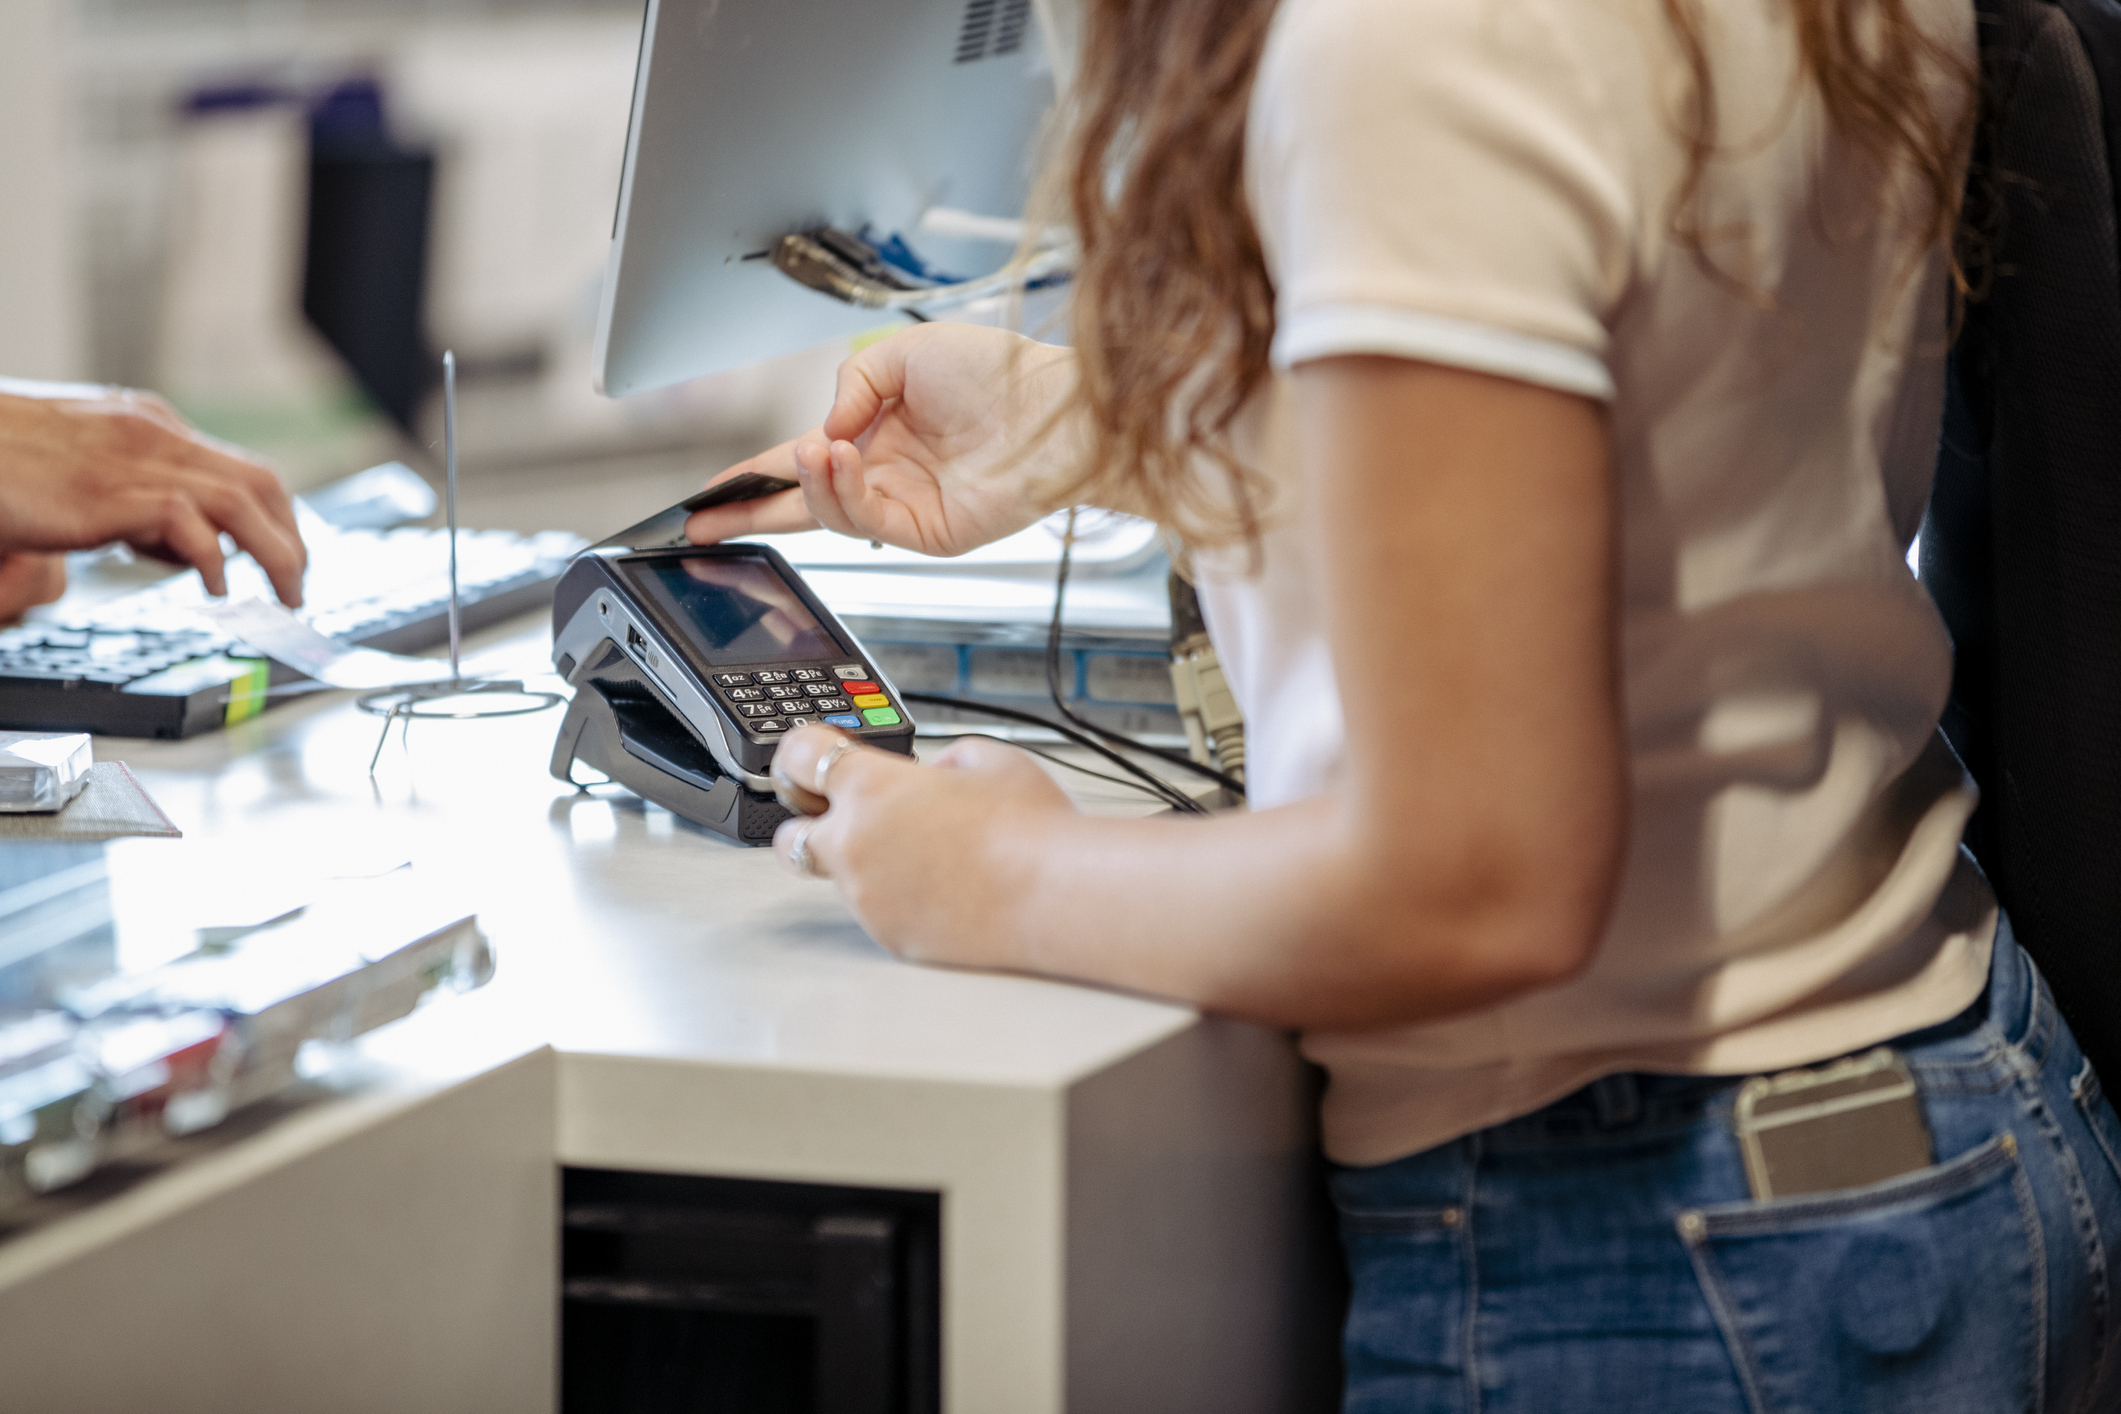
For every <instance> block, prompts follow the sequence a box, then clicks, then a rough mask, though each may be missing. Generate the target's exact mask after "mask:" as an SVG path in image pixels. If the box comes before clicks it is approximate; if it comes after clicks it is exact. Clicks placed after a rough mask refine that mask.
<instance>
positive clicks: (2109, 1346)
mask: <svg viewBox="0 0 2121 1414" xmlns="http://www.w3.org/2000/svg"><path fill="white" fill-rule="evenodd" d="M2070 1098H2071V1099H2073V1100H2075V1101H2076V1103H2077V1109H2078V1111H2079V1114H2080V1117H2081V1118H2082V1119H2083V1121H2084V1127H2085V1128H2086V1129H2087V1130H2089V1131H2090V1132H2091V1136H2092V1143H2094V1144H2096V1145H2097V1146H2098V1147H2099V1152H2101V1153H2103V1154H2104V1155H2106V1162H2107V1164H2108V1165H2109V1166H2110V1167H2111V1168H2112V1169H2113V1171H2114V1178H2115V1180H2116V1181H2121V1155H2117V1154H2116V1153H2115V1152H2114V1151H2113V1149H2112V1148H2111V1147H2109V1146H2108V1144H2107V1142H2106V1134H2105V1132H2104V1131H2103V1130H2101V1129H2100V1128H2099V1126H2098V1125H2096V1124H2094V1123H2092V1111H2093V1110H2094V1109H2096V1108H2097V1106H2098V1104H2099V1100H2100V1093H2099V1073H2098V1071H2096V1070H2094V1069H2093V1068H2092V1063H2091V1061H2089V1060H2086V1061H2085V1062H2084V1066H2083V1068H2082V1069H2081V1070H2079V1071H2078V1072H2077V1077H2076V1079H2075V1080H2073V1081H2071V1082H2070ZM2117 1335H2121V1332H2117V1331H2108V1332H2107V1333H2106V1339H2105V1340H2104V1341H2103V1342H2101V1345H2100V1347H2099V1358H2098V1359H2097V1360H2095V1361H2094V1362H2093V1363H2092V1371H2091V1378H2090V1379H2088V1380H2086V1381H2085V1385H2084V1391H2085V1393H2084V1402H2083V1403H2082V1404H2081V1405H2080V1406H2079V1407H2080V1408H2081V1409H2085V1410H2089V1409H2090V1408H2091V1400H2092V1396H2093V1395H2095V1394H2097V1393H2099V1392H2100V1390H2101V1389H2102V1388H2103V1387H2104V1386H2105V1383H2106V1370H2107V1366H2108V1364H2110V1363H2111V1362H2112V1361H2113V1359H2114V1357H2115V1356H2116V1355H2121V1339H2117V1338H2116V1336H2117Z"/></svg>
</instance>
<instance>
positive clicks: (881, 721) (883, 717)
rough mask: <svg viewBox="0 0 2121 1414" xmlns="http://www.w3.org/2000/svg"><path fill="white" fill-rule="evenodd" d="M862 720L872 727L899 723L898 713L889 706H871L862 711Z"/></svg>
mask: <svg viewBox="0 0 2121 1414" xmlns="http://www.w3.org/2000/svg"><path fill="white" fill-rule="evenodd" d="M862 720H863V721H865V722H867V723H868V724H869V725H870V726H872V727H895V726H897V725H898V724H899V715H898V713H896V712H894V711H892V710H891V709H890V708H889V707H871V708H868V709H867V710H865V711H864V712H863V713H862Z"/></svg>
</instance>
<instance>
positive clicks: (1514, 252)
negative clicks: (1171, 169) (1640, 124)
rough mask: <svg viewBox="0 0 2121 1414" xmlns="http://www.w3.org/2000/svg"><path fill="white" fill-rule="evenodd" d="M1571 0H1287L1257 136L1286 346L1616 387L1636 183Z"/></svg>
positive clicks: (1258, 213) (1547, 382)
mask: <svg viewBox="0 0 2121 1414" xmlns="http://www.w3.org/2000/svg"><path fill="white" fill-rule="evenodd" d="M1576 3H1578V0H1569V4H1570V5H1574V4H1576ZM1565 9H1566V7H1554V8H1552V9H1550V8H1548V7H1547V6H1545V5H1542V4H1540V3H1539V0H1284V3H1283V7H1282V11H1281V13H1280V14H1278V15H1277V16H1276V19H1275V25H1274V29H1273V31H1272V33H1271V34H1270V36H1269V39H1268V44H1267V49H1266V53H1265V54H1264V55H1263V57H1262V59H1261V64H1260V71H1259V76H1258V81H1257V84H1256V86H1255V89H1254V93H1253V99H1252V107H1251V111H1250V126H1249V128H1248V132H1247V139H1246V180H1247V188H1248V194H1249V196H1250V199H1251V201H1252V208H1253V213H1254V217H1255V220H1256V221H1257V223H1258V225H1259V230H1260V236H1261V240H1262V243H1263V245H1264V248H1265V251H1266V257H1267V264H1268V269H1269V271H1270V272H1271V273H1272V275H1273V277H1274V282H1275V289H1276V333H1275V339H1274V351H1273V357H1274V362H1275V365H1276V366H1277V367H1281V368H1289V367H1293V366H1295V365H1297V364H1301V363H1304V362H1306V361H1308V360H1312V359H1318V358H1326V357H1331V356H1333V355H1337V354H1356V353H1371V354H1388V355H1394V356H1398V357H1404V358H1414V359H1423V360H1427V361H1430V362H1436V363H1445V364H1451V365H1454V366H1458V367H1464V368H1470V369H1475V370H1478V371H1481V372H1489V373H1497V374H1502V375H1504V376H1508V377H1516V378H1522V379H1524V380H1526V381H1528V382H1533V383H1538V384H1541V385H1544V386H1548V387H1553V388H1558V389H1562V390H1564V391H1567V392H1573V393H1580V394H1583V395H1585V396H1589V397H1594V398H1600V399H1610V398H1611V397H1612V396H1613V379H1612V376H1611V374H1610V373H1609V372H1608V367H1607V362H1606V354H1607V345H1608V328H1609V324H1610V319H1611V315H1612V313H1613V310H1614V308H1615V306H1616V305H1617V303H1618V301H1619V299H1620V297H1621V295H1622V293H1623V292H1624V291H1625V289H1626V287H1627V282H1628V280H1629V277H1630V271H1631V269H1632V263H1633V262H1632V251H1633V238H1632V233H1633V230H1634V226H1635V211H1634V207H1635V204H1636V202H1635V197H1634V188H1633V184H1632V182H1631V181H1630V179H1629V177H1628V174H1627V172H1626V171H1625V170H1624V169H1625V160H1624V158H1623V157H1622V156H1620V155H1619V154H1618V153H1617V152H1616V151H1615V150H1614V149H1615V146H1616V144H1617V142H1618V140H1619V139H1618V136H1617V133H1616V125H1615V123H1614V122H1613V120H1612V118H1611V115H1609V114H1607V113H1604V112H1602V111H1601V108H1602V102H1601V99H1600V94H1601V93H1602V92H1603V90H1602V89H1601V87H1600V86H1599V85H1598V84H1596V83H1594V82H1592V81H1590V79H1589V77H1588V76H1587V75H1585V74H1584V73H1583V72H1582V71H1581V65H1582V64H1583V63H1584V62H1585V59H1584V57H1583V56H1582V55H1581V54H1577V53H1572V52H1571V47H1570V44H1569V36H1568V35H1567V33H1566V32H1565V28H1564V26H1565V23H1566V21H1565V19H1564V17H1563V12H1564V11H1565Z"/></svg>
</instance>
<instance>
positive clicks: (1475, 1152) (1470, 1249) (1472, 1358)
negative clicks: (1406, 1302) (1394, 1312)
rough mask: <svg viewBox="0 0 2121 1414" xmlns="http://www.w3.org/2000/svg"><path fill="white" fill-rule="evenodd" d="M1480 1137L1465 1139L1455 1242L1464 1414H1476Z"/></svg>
mask: <svg viewBox="0 0 2121 1414" xmlns="http://www.w3.org/2000/svg"><path fill="white" fill-rule="evenodd" d="M1480 1150H1481V1143H1480V1136H1479V1135H1478V1134H1474V1135H1469V1136H1468V1137H1467V1139H1466V1192H1465V1201H1464V1207H1465V1217H1464V1219H1463V1220H1462V1221H1461V1222H1460V1223H1459V1225H1458V1230H1459V1233H1460V1237H1459V1242H1460V1243H1461V1244H1462V1245H1463V1250H1464V1253H1465V1267H1466V1333H1465V1362H1466V1414H1480V1405H1481V1394H1480V1335H1479V1330H1478V1327H1479V1321H1480V1244H1479V1243H1478V1241H1476V1240H1475V1238H1474V1226H1475V1224H1476V1222H1477V1221H1478V1220H1477V1218H1476V1217H1475V1213H1476V1211H1477V1210H1476V1209H1475V1207H1474V1204H1475V1202H1476V1201H1477V1200H1478V1198H1479V1196H1480V1195H1479V1184H1480Z"/></svg>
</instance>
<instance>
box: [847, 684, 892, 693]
mask: <svg viewBox="0 0 2121 1414" xmlns="http://www.w3.org/2000/svg"><path fill="white" fill-rule="evenodd" d="M883 690H884V688H883V684H881V683H874V682H843V683H841V684H840V691H842V692H882V691H883Z"/></svg>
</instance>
